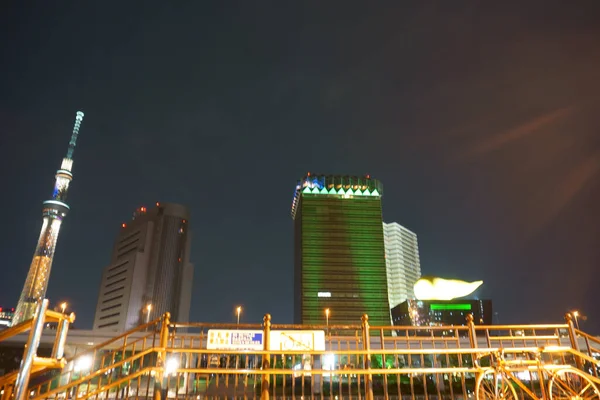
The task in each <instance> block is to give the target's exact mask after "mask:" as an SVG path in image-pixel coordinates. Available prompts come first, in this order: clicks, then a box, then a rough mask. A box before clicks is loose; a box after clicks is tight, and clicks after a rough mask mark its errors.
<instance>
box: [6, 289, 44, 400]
mask: <svg viewBox="0 0 600 400" xmlns="http://www.w3.org/2000/svg"><path fill="white" fill-rule="evenodd" d="M47 309H48V300H47V299H44V300H42V301H40V302H38V304H37V307H36V310H35V316H34V317H33V320H32V321H31V330H30V331H29V338H28V339H27V344H26V345H25V352H24V353H23V360H22V361H21V367H20V368H19V375H17V380H16V381H15V398H14V400H25V399H27V398H28V397H29V396H28V387H29V377H30V375H31V368H32V367H33V361H34V359H35V357H36V356H37V349H38V346H39V345H40V339H41V338H42V331H43V329H44V321H45V319H46V310H47Z"/></svg>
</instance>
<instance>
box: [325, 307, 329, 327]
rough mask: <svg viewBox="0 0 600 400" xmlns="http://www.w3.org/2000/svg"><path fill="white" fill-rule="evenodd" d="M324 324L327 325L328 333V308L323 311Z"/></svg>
mask: <svg viewBox="0 0 600 400" xmlns="http://www.w3.org/2000/svg"><path fill="white" fill-rule="evenodd" d="M325 324H326V325H327V332H329V308H326V309H325Z"/></svg>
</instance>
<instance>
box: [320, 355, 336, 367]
mask: <svg viewBox="0 0 600 400" xmlns="http://www.w3.org/2000/svg"><path fill="white" fill-rule="evenodd" d="M334 366H335V356H334V355H333V354H325V355H324V356H323V369H326V370H332V369H333V367H334Z"/></svg>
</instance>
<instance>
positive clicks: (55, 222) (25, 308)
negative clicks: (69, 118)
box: [12, 111, 83, 325]
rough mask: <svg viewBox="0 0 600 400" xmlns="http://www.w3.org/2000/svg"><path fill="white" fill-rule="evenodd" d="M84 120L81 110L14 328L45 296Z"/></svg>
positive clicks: (46, 206)
mask: <svg viewBox="0 0 600 400" xmlns="http://www.w3.org/2000/svg"><path fill="white" fill-rule="evenodd" d="M81 121H83V113H82V112H81V111H78V112H77V114H76V116H75V125H74V126H73V133H71V140H70V141H69V148H68V150H67V155H66V156H65V158H63V160H62V163H61V165H60V169H59V170H58V171H56V181H55V183H54V192H53V193H52V199H50V200H46V201H44V208H43V209H42V216H43V221H42V230H41V232H40V236H39V238H38V242H37V246H36V248H35V252H34V253H33V259H32V260H31V264H30V265H29V272H28V273H27V278H26V279H25V284H24V285H23V290H22V291H21V296H20V297H19V302H18V303H17V311H15V316H14V318H13V319H12V325H17V324H19V323H21V322H24V321H27V320H29V319H31V318H33V315H34V313H35V309H36V304H37V303H38V302H39V301H40V300H42V299H43V298H44V297H45V296H46V290H47V289H48V282H49V280H50V270H51V268H52V261H53V260H54V251H55V249H56V241H57V240H58V234H59V232H60V225H61V223H62V220H63V218H65V217H66V216H67V214H68V212H69V205H68V204H67V203H66V201H67V193H68V191H69V184H70V183H71V180H72V179H73V172H72V169H73V152H74V151H75V145H76V144H77V137H78V136H79V128H80V126H81Z"/></svg>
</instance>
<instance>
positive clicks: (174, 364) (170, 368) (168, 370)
mask: <svg viewBox="0 0 600 400" xmlns="http://www.w3.org/2000/svg"><path fill="white" fill-rule="evenodd" d="M177 368H179V361H178V360H177V359H176V358H174V357H171V358H169V359H168V360H167V362H166V364H165V374H167V375H175V372H177Z"/></svg>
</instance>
